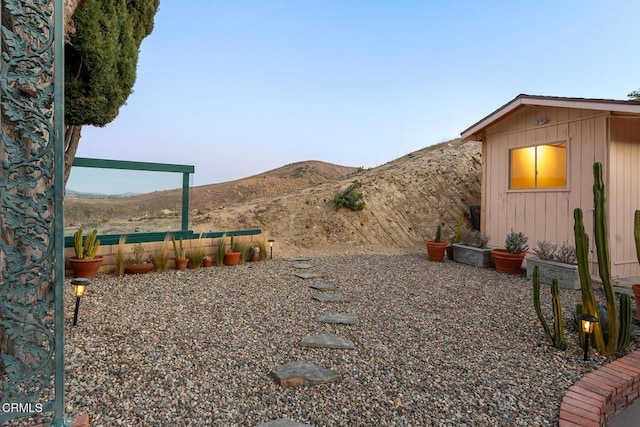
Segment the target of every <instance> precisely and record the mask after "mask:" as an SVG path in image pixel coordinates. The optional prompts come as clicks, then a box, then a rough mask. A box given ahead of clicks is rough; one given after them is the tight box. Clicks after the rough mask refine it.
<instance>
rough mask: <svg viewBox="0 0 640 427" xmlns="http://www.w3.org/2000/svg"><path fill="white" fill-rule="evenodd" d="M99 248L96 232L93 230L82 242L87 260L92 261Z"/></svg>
mask: <svg viewBox="0 0 640 427" xmlns="http://www.w3.org/2000/svg"><path fill="white" fill-rule="evenodd" d="M99 247H100V240H98V230H93V231H92V232H91V234H89V235H88V236H87V238H86V239H85V241H84V255H85V256H86V257H87V258H89V259H94V258H95V257H96V254H97V253H98V248H99Z"/></svg>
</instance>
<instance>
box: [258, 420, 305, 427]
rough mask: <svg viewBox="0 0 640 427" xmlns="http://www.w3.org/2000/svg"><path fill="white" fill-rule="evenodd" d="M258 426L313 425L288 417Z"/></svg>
mask: <svg viewBox="0 0 640 427" xmlns="http://www.w3.org/2000/svg"><path fill="white" fill-rule="evenodd" d="M256 427H313V426H312V425H311V424H302V423H299V422H297V421H293V420H289V419H287V418H278V419H277V420H273V421H267V422H266V423H261V424H258V425H257V426H256Z"/></svg>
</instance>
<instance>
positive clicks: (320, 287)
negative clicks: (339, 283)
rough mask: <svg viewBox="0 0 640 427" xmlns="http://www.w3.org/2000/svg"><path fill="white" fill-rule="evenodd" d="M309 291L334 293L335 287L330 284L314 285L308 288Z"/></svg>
mask: <svg viewBox="0 0 640 427" xmlns="http://www.w3.org/2000/svg"><path fill="white" fill-rule="evenodd" d="M309 287H310V288H311V289H317V290H319V291H335V289H336V285H333V284H331V283H314V284H313V285H311V286H309Z"/></svg>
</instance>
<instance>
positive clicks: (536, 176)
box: [507, 140, 570, 192]
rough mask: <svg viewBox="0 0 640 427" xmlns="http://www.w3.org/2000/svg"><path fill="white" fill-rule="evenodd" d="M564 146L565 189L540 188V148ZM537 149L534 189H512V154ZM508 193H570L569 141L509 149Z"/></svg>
mask: <svg viewBox="0 0 640 427" xmlns="http://www.w3.org/2000/svg"><path fill="white" fill-rule="evenodd" d="M561 144H564V145H565V153H566V154H565V185H564V187H542V188H541V187H538V150H537V148H538V147H541V146H545V145H550V146H553V145H556V146H557V145H561ZM532 147H533V148H535V149H536V150H535V158H534V177H533V180H534V181H533V182H534V187H530V188H511V172H512V169H513V164H512V152H513V151H515V150H521V149H526V148H532ZM507 162H508V165H507V171H508V173H507V191H508V192H545V191H569V176H570V173H569V141H568V140H558V141H554V142H542V143H538V144H530V145H524V146H519V147H511V148H509V149H508V153H507Z"/></svg>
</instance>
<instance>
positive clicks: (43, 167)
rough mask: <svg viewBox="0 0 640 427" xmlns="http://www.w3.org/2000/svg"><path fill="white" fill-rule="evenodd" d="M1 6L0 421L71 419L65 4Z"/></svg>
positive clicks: (8, 2)
mask: <svg viewBox="0 0 640 427" xmlns="http://www.w3.org/2000/svg"><path fill="white" fill-rule="evenodd" d="M1 4H2V7H1V8H0V18H1V22H2V32H1V34H0V39H1V42H2V43H1V44H2V58H1V59H0V113H1V114H0V125H1V127H2V133H1V134H0V203H1V204H2V205H1V206H0V273H1V281H0V349H1V350H2V354H0V421H7V420H12V419H16V418H20V417H25V416H31V415H34V414H37V413H48V412H51V411H53V412H54V416H53V425H57V426H62V425H65V424H67V423H68V421H65V420H64V413H63V412H64V317H63V312H62V308H63V286H64V265H63V252H62V251H63V228H62V226H61V225H62V224H63V209H62V208H63V204H62V195H63V192H64V177H63V176H62V174H63V173H64V165H63V163H62V160H63V154H64V146H63V141H64V138H63V125H64V123H63V111H64V110H63V105H62V104H63V95H64V92H63V89H64V88H63V81H64V80H63V76H64V72H63V64H64V62H63V61H62V58H63V53H62V49H63V41H62V35H63V31H62V27H63V18H64V17H63V13H64V11H63V10H64V9H63V3H62V0H2V3H1ZM54 10H55V11H56V12H59V13H56V14H55V16H54ZM54 52H55V55H54ZM54 57H55V60H54ZM54 65H55V67H54ZM54 69H55V70H56V73H55V75H54V72H53V71H54ZM54 100H55V102H54ZM54 107H55V108H54Z"/></svg>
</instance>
